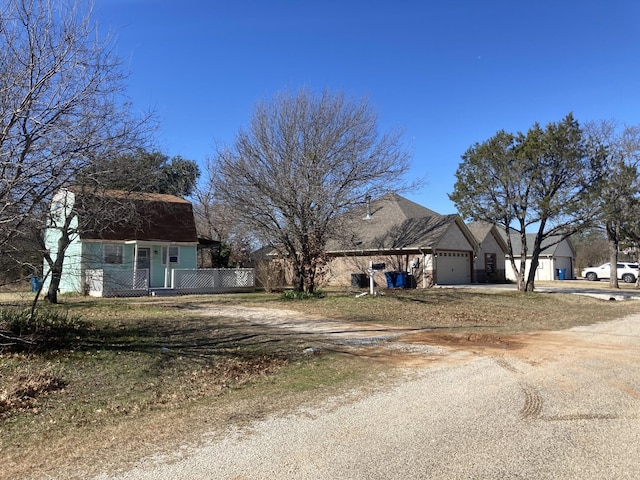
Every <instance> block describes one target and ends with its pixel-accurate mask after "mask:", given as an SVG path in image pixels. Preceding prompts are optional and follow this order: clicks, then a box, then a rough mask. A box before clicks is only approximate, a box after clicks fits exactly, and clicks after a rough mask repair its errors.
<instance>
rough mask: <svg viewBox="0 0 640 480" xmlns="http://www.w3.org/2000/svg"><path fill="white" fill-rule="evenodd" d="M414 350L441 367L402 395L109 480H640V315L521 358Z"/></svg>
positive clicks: (188, 452) (348, 400) (563, 336)
mask: <svg viewBox="0 0 640 480" xmlns="http://www.w3.org/2000/svg"><path fill="white" fill-rule="evenodd" d="M287 325H288V328H295V326H294V327H292V326H291V323H290V322H289V323H287ZM300 328H303V327H302V326H301V327H300ZM402 342H403V339H402V337H400V338H399V339H397V340H396V341H395V342H392V343H390V344H389V346H392V347H394V348H396V349H398V348H406V349H407V351H411V350H412V348H413V350H412V351H414V355H421V356H426V357H432V358H430V360H432V361H429V362H424V363H423V364H422V366H421V367H415V366H414V367H412V368H408V369H407V371H406V372H407V373H406V376H405V377H404V378H403V379H402V381H399V382H397V383H395V384H394V385H391V386H387V387H385V388H384V389H381V390H378V391H377V392H375V393H373V394H371V395H368V396H364V397H362V396H357V395H354V396H352V397H350V396H349V395H347V396H345V397H344V398H340V399H336V400H335V401H334V402H332V403H331V404H328V405H323V406H322V407H320V408H317V409H314V410H308V409H307V410H302V411H298V412H295V413H293V414H291V415H289V416H286V417H280V418H270V419H268V420H265V421H261V422H258V423H255V424H254V425H252V426H251V427H250V428H245V429H242V430H231V431H228V432H227V433H226V434H225V435H222V436H215V437H213V436H212V437H211V438H210V439H209V440H208V441H205V443H204V445H203V446H200V447H197V448H196V447H187V446H185V447H184V448H183V449H181V450H180V451H178V452H175V454H174V455H171V456H168V457H163V458H149V459H145V460H144V461H142V462H140V464H139V465H138V466H137V467H136V468H134V469H133V470H131V471H129V472H126V473H124V474H122V475H121V476H118V477H114V476H108V475H101V476H99V477H97V478H96V480H116V479H122V480H124V479H140V480H143V479H149V480H151V479H183V480H195V479H234V480H241V479H613V478H615V479H638V478H640V316H634V317H629V318H626V319H624V320H619V321H613V322H608V323H604V324H598V325H594V326H590V327H579V328H575V329H571V330H566V331H561V332H548V333H537V334H527V335H522V336H520V337H519V342H518V348H511V349H501V348H491V347H487V348H484V347H482V346H479V347H478V348H477V349H472V350H461V349H452V350H451V349H446V348H444V347H435V346H428V345H421V346H419V347H418V346H412V345H407V344H405V343H402ZM415 352H417V353H415Z"/></svg>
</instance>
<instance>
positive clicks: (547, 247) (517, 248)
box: [498, 228, 562, 257]
mask: <svg viewBox="0 0 640 480" xmlns="http://www.w3.org/2000/svg"><path fill="white" fill-rule="evenodd" d="M498 231H499V232H500V235H501V236H502V238H503V240H504V242H505V243H507V234H506V232H505V231H504V229H502V228H499V229H498ZM526 239H527V250H528V252H527V255H531V251H532V249H533V242H534V241H535V239H536V234H535V233H527V234H526ZM561 239H562V237H561V236H560V235H552V236H550V237H547V238H545V239H544V240H543V241H542V245H541V247H542V251H541V254H542V255H543V256H545V257H546V256H549V257H551V256H553V255H554V254H555V251H556V249H557V248H558V245H559V242H560V241H561ZM511 247H512V249H513V255H514V256H516V257H518V256H520V254H521V252H522V241H521V240H520V233H519V232H518V231H516V230H513V229H512V230H511Z"/></svg>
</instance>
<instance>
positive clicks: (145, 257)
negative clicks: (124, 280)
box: [136, 247, 151, 286]
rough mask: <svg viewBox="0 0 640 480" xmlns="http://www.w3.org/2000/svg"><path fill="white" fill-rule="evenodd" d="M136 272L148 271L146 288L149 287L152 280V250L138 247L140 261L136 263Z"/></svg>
mask: <svg viewBox="0 0 640 480" xmlns="http://www.w3.org/2000/svg"><path fill="white" fill-rule="evenodd" d="M136 270H146V275H147V280H146V284H147V285H146V286H149V281H150V279H151V249H150V248H140V247H138V261H137V262H136Z"/></svg>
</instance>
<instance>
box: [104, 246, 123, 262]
mask: <svg viewBox="0 0 640 480" xmlns="http://www.w3.org/2000/svg"><path fill="white" fill-rule="evenodd" d="M123 251H124V248H123V246H122V245H117V244H113V243H105V244H104V248H103V254H104V263H105V264H107V265H122V254H123Z"/></svg>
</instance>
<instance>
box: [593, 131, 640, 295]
mask: <svg viewBox="0 0 640 480" xmlns="http://www.w3.org/2000/svg"><path fill="white" fill-rule="evenodd" d="M585 132H586V134H587V136H588V138H589V141H590V143H591V146H592V148H594V149H597V150H599V151H601V152H603V154H604V171H605V172H606V175H605V177H604V178H603V179H602V181H601V182H600V184H599V185H600V188H599V191H598V196H597V197H596V198H597V201H598V205H599V207H600V223H601V225H602V227H603V228H604V230H605V232H606V234H607V240H608V246H609V252H608V253H609V255H608V257H609V262H610V263H611V273H610V278H609V285H610V286H611V287H613V288H618V287H619V285H618V274H617V270H618V269H617V264H618V252H619V251H620V246H621V243H623V242H624V241H625V240H626V241H627V242H628V243H631V244H632V246H634V247H637V246H638V245H637V238H638V230H639V229H638V227H637V225H638V216H637V214H638V202H639V199H638V196H639V195H640V178H639V175H638V167H639V166H640V127H638V126H626V125H625V126H620V125H619V124H618V123H617V122H615V121H613V120H604V121H599V122H590V123H588V124H587V125H586V126H585Z"/></svg>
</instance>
